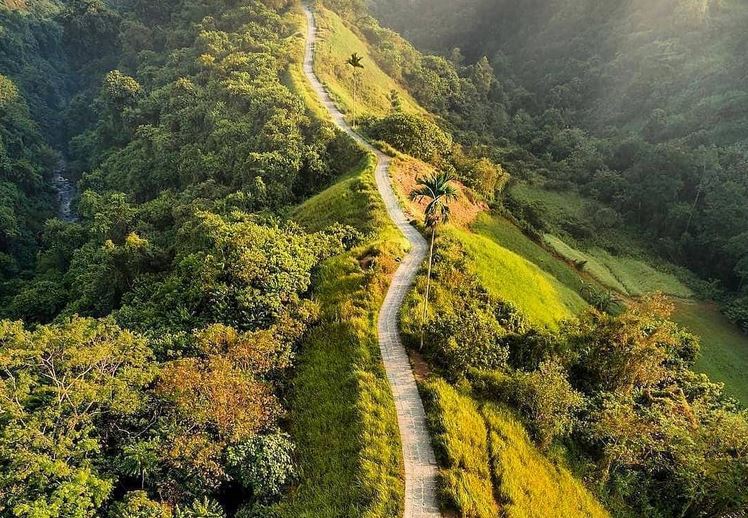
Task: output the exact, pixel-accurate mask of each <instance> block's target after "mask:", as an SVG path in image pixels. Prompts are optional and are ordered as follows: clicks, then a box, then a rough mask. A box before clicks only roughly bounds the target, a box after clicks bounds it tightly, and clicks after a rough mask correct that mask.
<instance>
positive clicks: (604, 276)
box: [543, 234, 629, 295]
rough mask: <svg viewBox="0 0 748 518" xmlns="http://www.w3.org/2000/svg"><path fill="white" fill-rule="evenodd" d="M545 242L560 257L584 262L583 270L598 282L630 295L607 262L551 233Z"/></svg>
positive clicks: (544, 238) (545, 236)
mask: <svg viewBox="0 0 748 518" xmlns="http://www.w3.org/2000/svg"><path fill="white" fill-rule="evenodd" d="M543 240H544V241H545V244H546V245H547V246H548V247H549V248H550V249H551V250H553V251H554V252H556V253H557V254H558V255H559V256H560V257H563V258H564V259H565V260H567V261H570V262H572V263H584V266H582V267H581V271H583V272H586V273H588V274H589V275H590V276H591V277H592V278H593V279H595V280H596V281H597V282H599V283H600V284H602V285H603V286H605V287H606V288H609V289H611V290H615V291H617V292H618V293H622V294H624V295H628V294H629V292H628V290H627V289H626V287H625V286H624V285H623V284H621V282H620V281H619V280H618V279H617V278H616V277H615V275H613V272H611V271H610V270H609V269H608V267H607V266H605V264H603V263H601V262H600V261H598V260H597V259H596V258H595V257H593V256H592V255H590V254H586V253H584V252H580V251H579V250H577V249H576V248H572V247H571V246H569V245H567V244H566V243H564V242H563V241H562V240H561V239H559V238H557V237H556V236H553V235H551V234H545V235H544V236H543Z"/></svg>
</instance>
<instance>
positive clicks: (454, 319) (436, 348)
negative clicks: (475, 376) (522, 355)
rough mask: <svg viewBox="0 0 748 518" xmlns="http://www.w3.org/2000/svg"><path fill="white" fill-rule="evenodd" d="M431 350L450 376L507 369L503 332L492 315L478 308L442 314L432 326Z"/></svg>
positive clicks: (506, 351)
mask: <svg viewBox="0 0 748 518" xmlns="http://www.w3.org/2000/svg"><path fill="white" fill-rule="evenodd" d="M427 333H428V336H429V339H430V345H429V348H430V349H431V350H432V351H433V353H434V354H435V355H436V357H437V358H436V360H437V361H438V362H439V363H440V364H441V365H443V366H444V367H445V368H446V369H447V371H448V372H449V374H450V376H452V377H459V376H461V375H464V374H465V373H466V371H467V370H468V369H469V368H471V367H473V368H478V369H497V368H500V367H503V366H505V365H506V362H507V359H508V358H509V350H508V349H507V347H506V346H505V345H504V344H503V343H502V337H503V336H504V335H505V331H504V329H503V328H502V327H501V326H500V325H499V323H498V322H497V321H496V318H495V316H494V315H493V314H491V313H489V312H486V311H483V310H480V309H479V308H472V307H471V308H466V310H462V309H460V310H457V312H455V313H446V312H445V313H441V314H440V315H437V317H436V318H435V319H434V320H432V321H431V322H429V324H428V327H427Z"/></svg>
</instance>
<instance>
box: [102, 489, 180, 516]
mask: <svg viewBox="0 0 748 518" xmlns="http://www.w3.org/2000/svg"><path fill="white" fill-rule="evenodd" d="M108 516H110V517H111V518H171V516H172V511H171V509H170V508H169V507H168V506H166V505H164V504H161V503H159V502H154V501H153V500H151V499H150V498H148V494H147V493H146V492H145V491H130V492H129V493H127V494H126V495H125V497H124V498H123V499H122V501H120V502H117V503H115V504H114V505H113V506H112V509H111V510H110V511H109V515H108Z"/></svg>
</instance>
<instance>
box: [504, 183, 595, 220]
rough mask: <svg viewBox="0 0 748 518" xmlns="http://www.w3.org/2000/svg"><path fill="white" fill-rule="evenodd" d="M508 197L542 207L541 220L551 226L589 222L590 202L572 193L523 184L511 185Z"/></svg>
mask: <svg viewBox="0 0 748 518" xmlns="http://www.w3.org/2000/svg"><path fill="white" fill-rule="evenodd" d="M509 191H510V193H509V194H510V196H511V197H512V198H514V199H516V200H519V201H521V202H522V203H523V204H528V203H535V204H539V205H541V206H542V207H543V219H544V220H545V221H547V222H549V223H551V224H556V225H558V224H561V223H563V222H568V221H579V222H584V221H587V220H589V213H590V201H589V200H587V199H585V198H584V197H582V196H581V195H579V194H577V193H576V192H572V191H552V190H548V189H543V188H542V187H538V186H535V185H531V184H528V183H525V182H516V183H513V184H512V185H511V187H510V189H509Z"/></svg>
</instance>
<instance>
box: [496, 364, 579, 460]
mask: <svg viewBox="0 0 748 518" xmlns="http://www.w3.org/2000/svg"><path fill="white" fill-rule="evenodd" d="M505 390H506V391H507V392H508V393H509V394H511V396H510V397H511V398H512V400H513V403H514V405H515V406H516V407H517V408H519V409H520V410H521V411H522V412H523V414H524V415H525V416H526V417H527V419H528V420H529V422H530V429H531V430H532V431H533V433H534V435H535V437H536V439H537V441H538V443H539V444H540V446H541V448H543V449H547V448H548V447H549V446H550V445H551V442H552V441H553V440H554V439H556V438H558V437H563V436H565V435H568V434H569V433H571V431H572V427H573V425H574V423H575V412H576V411H578V410H579V408H580V407H581V406H582V404H583V402H584V398H583V397H582V395H581V394H579V393H578V392H577V391H575V390H574V389H573V388H572V386H571V384H570V383H569V381H568V379H567V374H566V370H565V369H564V367H563V366H562V365H561V364H559V363H558V362H557V361H553V360H546V361H543V362H541V363H540V366H539V367H538V369H537V370H535V371H533V372H529V373H524V372H517V373H516V374H514V376H513V377H512V379H511V381H510V384H509V387H508V388H507V389H505Z"/></svg>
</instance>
